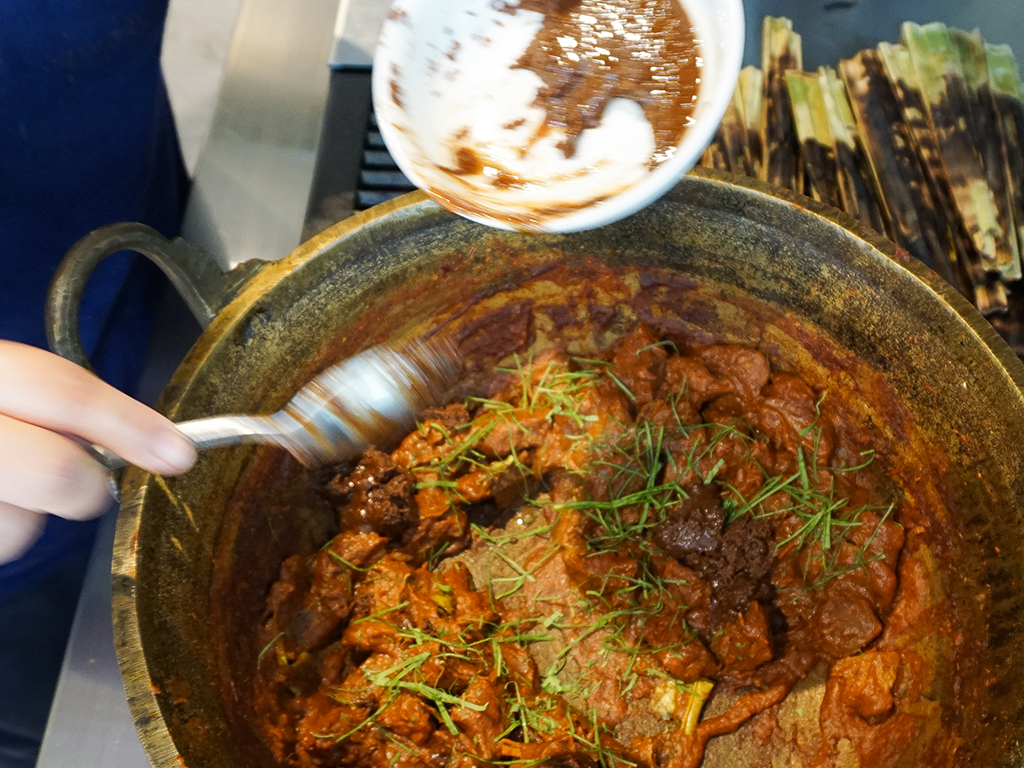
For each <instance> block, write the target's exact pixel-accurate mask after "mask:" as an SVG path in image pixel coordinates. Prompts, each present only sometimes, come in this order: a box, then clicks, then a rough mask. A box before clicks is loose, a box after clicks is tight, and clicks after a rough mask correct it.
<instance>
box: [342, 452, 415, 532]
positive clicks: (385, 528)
mask: <svg viewBox="0 0 1024 768" xmlns="http://www.w3.org/2000/svg"><path fill="white" fill-rule="evenodd" d="M414 486H415V480H414V479H413V475H412V472H410V471H409V470H408V469H406V468H405V467H400V466H398V465H397V464H396V463H395V461H394V459H392V458H391V456H389V455H388V454H386V453H383V452H381V451H378V450H377V449H376V448H370V449H369V450H368V451H367V452H366V454H365V455H364V456H363V459H362V461H360V462H359V464H358V465H357V466H356V468H355V469H354V470H353V471H352V473H351V474H350V475H348V476H342V475H338V476H337V477H335V478H334V479H333V480H331V482H330V484H329V485H328V486H327V497H328V498H329V499H330V500H331V501H332V502H333V503H334V505H335V508H336V509H337V511H338V524H339V526H340V527H341V530H342V531H358V532H370V531H372V532H374V533H378V534H380V535H381V536H385V537H387V538H389V539H396V538H398V537H400V536H401V535H402V533H404V532H405V531H406V530H408V529H409V528H410V527H412V526H414V525H415V524H416V521H417V519H418V516H417V512H416V506H415V504H413V491H414Z"/></svg>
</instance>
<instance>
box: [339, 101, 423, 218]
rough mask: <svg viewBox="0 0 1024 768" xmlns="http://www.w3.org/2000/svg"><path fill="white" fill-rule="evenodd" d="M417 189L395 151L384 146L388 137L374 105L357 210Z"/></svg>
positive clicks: (367, 128)
mask: <svg viewBox="0 0 1024 768" xmlns="http://www.w3.org/2000/svg"><path fill="white" fill-rule="evenodd" d="M414 189H416V187H415V186H414V185H413V183H412V182H411V181H409V179H407V178H406V177H405V174H404V173H402V172H401V171H400V170H399V169H398V166H397V165H396V164H395V161H394V158H392V157H391V153H390V152H388V149H387V147H386V146H384V139H383V138H382V137H381V135H380V130H378V128H377V116H376V115H375V114H374V112H373V110H372V109H371V110H370V116H369V120H368V124H367V127H366V141H365V142H364V143H363V155H362V163H361V165H360V168H359V183H358V185H357V186H356V197H355V205H354V208H355V210H357V211H365V210H366V209H367V208H372V207H373V206H375V205H378V204H380V203H383V202H384V201H385V200H390V199H391V198H393V197H398V196H399V195H404V194H405V193H406V192H412V191H413V190H414Z"/></svg>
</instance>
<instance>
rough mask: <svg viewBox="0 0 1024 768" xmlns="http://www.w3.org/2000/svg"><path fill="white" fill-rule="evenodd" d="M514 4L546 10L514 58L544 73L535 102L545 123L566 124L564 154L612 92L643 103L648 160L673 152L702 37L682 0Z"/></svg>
mask: <svg viewBox="0 0 1024 768" xmlns="http://www.w3.org/2000/svg"><path fill="white" fill-rule="evenodd" d="M516 10H526V11H535V12H539V13H542V14H543V15H544V24H543V27H542V28H541V30H540V32H539V33H538V34H537V36H536V37H535V38H534V40H533V42H532V43H531V44H530V46H529V48H527V50H526V52H525V53H524V54H523V55H522V56H521V57H520V59H519V61H518V63H517V65H516V66H517V67H518V68H521V69H526V70H529V71H531V72H533V73H535V74H536V75H537V76H538V77H540V79H541V80H542V81H543V83H544V85H543V87H542V88H541V89H540V91H539V92H538V94H537V99H536V101H535V102H534V105H535V106H537V107H540V108H541V109H543V110H544V111H545V113H546V115H547V119H546V121H545V125H546V127H554V126H558V127H561V128H563V129H564V131H565V139H564V140H563V141H562V142H560V143H559V148H560V149H561V150H562V151H563V153H564V154H565V156H566V157H572V156H573V155H574V154H575V152H576V144H577V142H578V140H579V138H580V134H581V133H583V131H585V130H587V129H588V128H595V127H597V126H598V125H599V124H600V122H601V117H602V115H603V114H604V110H605V107H606V106H607V105H608V102H609V101H610V100H611V99H614V98H624V99H629V100H631V101H634V102H636V103H637V104H639V105H640V107H641V108H642V109H643V111H644V117H646V118H647V121H648V122H649V123H650V125H651V128H652V129H653V131H654V144H655V148H654V153H653V154H652V156H651V159H650V166H651V167H652V168H653V167H655V166H656V165H658V164H659V163H661V162H663V161H664V160H666V159H668V158H669V157H671V156H672V154H673V152H674V151H675V148H676V147H677V146H678V144H679V140H680V138H681V137H682V135H683V132H684V131H685V130H686V126H687V125H688V124H689V122H690V117H691V115H692V113H693V111H694V109H695V108H696V104H697V95H698V92H699V90H700V64H701V57H700V50H699V42H698V41H697V39H696V36H695V35H694V30H693V26H692V24H691V23H690V20H689V18H688V17H687V15H686V12H685V11H684V10H683V8H682V5H681V4H680V3H679V2H678V0H524V1H523V2H522V3H521V4H520V5H519V6H518V7H517V8H516Z"/></svg>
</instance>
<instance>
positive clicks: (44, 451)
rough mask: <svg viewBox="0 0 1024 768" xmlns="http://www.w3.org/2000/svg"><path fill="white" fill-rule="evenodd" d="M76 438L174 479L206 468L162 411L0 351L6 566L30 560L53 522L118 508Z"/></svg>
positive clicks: (10, 348)
mask: <svg viewBox="0 0 1024 768" xmlns="http://www.w3.org/2000/svg"><path fill="white" fill-rule="evenodd" d="M75 438H77V439H78V440H82V441H85V442H87V443H95V444H97V445H101V446H103V447H104V448H108V449H110V450H111V451H113V452H114V453H116V454H117V455H118V456H121V457H123V458H124V459H125V460H126V461H128V462H130V463H132V464H135V465H137V466H139V467H142V468H143V469H147V470H149V471H150V472H158V473H160V474H164V475H179V474H181V473H183V472H185V471H187V470H188V469H189V468H190V467H191V466H192V464H193V463H194V462H195V459H196V451H195V448H194V447H193V445H192V443H191V442H189V440H188V438H186V437H185V436H184V435H182V434H181V432H179V431H178V429H177V428H176V427H175V426H174V424H173V423H171V422H170V421H169V420H168V419H166V418H164V417H163V416H161V415H160V414H159V413H157V412H156V411H154V410H152V409H151V408H148V407H146V406H145V405H143V404H142V403H140V402H138V401H137V400H133V399H132V398H130V397H128V395H125V394H124V393H122V392H119V391H118V390H117V389H115V388H114V387H112V386H110V385H109V384H106V383H104V382H103V381H101V380H100V379H98V378H97V377H96V376H94V375H93V374H91V373H89V372H88V371H86V370H85V369H84V368H81V367H79V366H77V365H75V364H74V363H72V362H70V361H68V360H65V359H64V358H61V357H58V356H57V355H54V354H51V353H49V352H45V351H43V350H41V349H36V348H35V347H30V346H26V345H24V344H16V343H14V342H10V341H0V563H6V562H10V561H12V560H16V559H17V558H19V557H20V556H21V555H22V554H24V553H25V551H26V550H27V549H28V548H29V547H30V546H31V545H32V543H33V542H34V541H35V540H36V539H37V538H38V537H39V534H40V533H42V529H43V525H44V524H45V522H46V515H47V514H52V515H59V516H60V517H65V518H68V519H70V520H84V519H87V518H90V517H95V516H96V515H98V514H100V513H101V512H103V511H104V510H105V509H107V507H108V506H109V505H110V502H111V497H110V490H109V475H108V474H107V472H106V470H105V469H104V468H103V467H102V466H100V464H99V463H98V462H97V461H96V460H95V459H93V458H92V457H91V456H90V455H89V453H88V452H87V451H86V450H85V449H84V448H82V446H81V445H79V444H78V443H77V442H75Z"/></svg>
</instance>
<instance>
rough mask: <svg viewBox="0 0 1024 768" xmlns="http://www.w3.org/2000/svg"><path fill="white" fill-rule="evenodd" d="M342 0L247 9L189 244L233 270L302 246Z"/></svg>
mask: <svg viewBox="0 0 1024 768" xmlns="http://www.w3.org/2000/svg"><path fill="white" fill-rule="evenodd" d="M337 2H338V0H246V2H245V3H244V4H243V6H242V9H241V13H240V16H239V19H238V26H237V28H236V31H235V37H234V40H233V43H232V46H231V50H230V53H229V54H228V60H227V65H226V68H225V72H224V80H223V83H222V85H221V93H220V96H219V98H218V101H217V109H216V111H215V112H214V117H213V124H212V126H211V128H210V136H209V138H208V139H207V142H206V145H205V147H204V148H203V151H202V153H201V154H200V156H199V163H198V165H197V167H196V173H195V185H194V187H193V190H192V196H191V198H190V200H189V205H188V209H187V210H186V213H185V221H184V225H183V227H182V231H183V234H184V236H185V237H187V238H188V239H190V240H192V241H193V242H195V243H197V244H198V245H201V246H203V247H205V248H206V249H207V250H209V251H210V252H211V253H213V254H214V255H215V256H216V257H217V258H218V260H219V261H220V262H221V265H222V266H224V267H232V266H235V265H236V264H238V263H240V262H242V261H245V260H247V259H252V258H259V259H268V260H274V259H279V258H281V257H282V256H284V255H286V254H287V253H288V252H289V251H291V250H292V249H293V248H295V246H297V245H298V244H299V239H300V236H301V231H302V222H303V219H304V217H305V213H306V202H307V198H308V196H309V187H310V183H311V181H312V178H313V166H314V163H315V160H316V150H317V143H318V140H319V135H320V125H321V122H322V120H323V110H324V103H325V101H326V97H327V83H328V76H329V69H328V67H327V60H328V57H329V55H330V51H331V44H332V41H333V39H334V34H333V32H334V23H333V22H334V20H335V15H336V11H337Z"/></svg>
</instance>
